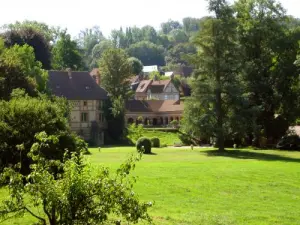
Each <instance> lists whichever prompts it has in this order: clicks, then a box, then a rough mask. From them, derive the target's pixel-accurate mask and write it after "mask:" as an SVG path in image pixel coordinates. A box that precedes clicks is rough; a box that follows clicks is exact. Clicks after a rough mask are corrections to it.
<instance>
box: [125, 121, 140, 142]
mask: <svg viewBox="0 0 300 225" xmlns="http://www.w3.org/2000/svg"><path fill="white" fill-rule="evenodd" d="M143 135H144V126H143V125H142V124H138V125H136V124H135V123H133V124H130V125H129V126H128V127H127V138H128V139H129V140H131V141H132V143H134V144H135V143H136V142H137V140H138V139H140V138H141V137H143Z"/></svg>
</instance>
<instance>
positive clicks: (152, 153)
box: [144, 152, 157, 155]
mask: <svg viewBox="0 0 300 225" xmlns="http://www.w3.org/2000/svg"><path fill="white" fill-rule="evenodd" d="M144 155H157V153H154V152H151V153H144Z"/></svg>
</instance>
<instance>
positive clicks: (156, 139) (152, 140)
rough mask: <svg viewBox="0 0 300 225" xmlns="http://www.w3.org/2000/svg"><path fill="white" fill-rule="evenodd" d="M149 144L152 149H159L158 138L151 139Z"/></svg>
mask: <svg viewBox="0 0 300 225" xmlns="http://www.w3.org/2000/svg"><path fill="white" fill-rule="evenodd" d="M151 144H152V147H153V148H159V147H160V140H159V138H158V137H153V138H151Z"/></svg>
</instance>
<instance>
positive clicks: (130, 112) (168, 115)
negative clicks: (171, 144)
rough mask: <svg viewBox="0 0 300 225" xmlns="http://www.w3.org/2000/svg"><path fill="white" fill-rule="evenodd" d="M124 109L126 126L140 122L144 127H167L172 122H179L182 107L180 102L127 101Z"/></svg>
mask: <svg viewBox="0 0 300 225" xmlns="http://www.w3.org/2000/svg"><path fill="white" fill-rule="evenodd" d="M125 108H126V114H125V119H126V122H127V124H131V123H140V122H142V123H143V124H144V125H151V126H168V125H169V124H170V122H171V121H173V120H177V121H180V120H181V117H182V114H183V108H184V107H183V103H182V102H180V101H175V100H129V101H127V102H126V104H125ZM139 119H142V121H139Z"/></svg>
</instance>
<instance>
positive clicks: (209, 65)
mask: <svg viewBox="0 0 300 225" xmlns="http://www.w3.org/2000/svg"><path fill="white" fill-rule="evenodd" d="M209 10H210V11H211V12H213V13H214V14H215V17H214V18H211V19H209V20H206V21H205V22H204V23H203V25H202V30H201V31H200V33H199V35H197V37H196V38H195V41H194V44H195V45H196V46H197V48H198V49H199V50H198V52H197V54H195V55H194V56H193V57H190V61H191V63H192V64H193V65H195V73H194V79H193V81H192V84H191V85H192V97H191V99H190V100H189V101H187V103H186V107H185V112H184V116H183V117H184V121H183V122H184V124H183V127H184V129H185V130H186V131H189V132H188V133H189V134H190V133H192V134H194V135H197V136H198V137H199V136H206V137H215V138H216V139H217V142H216V144H217V146H218V148H219V150H220V151H223V150H224V139H225V136H227V135H228V133H229V132H231V133H234V131H236V130H238V129H237V125H236V124H234V121H236V119H237V118H238V115H237V113H238V112H239V111H240V108H239V107H238V106H239V104H237V97H238V96H239V95H240V94H241V93H240V92H239V90H240V89H239V86H240V83H239V77H238V72H237V71H238V70H239V65H240V61H239V60H240V57H239V55H238V54H239V52H240V51H239V49H238V45H237V44H236V39H237V35H236V23H235V19H234V17H233V13H234V11H233V9H232V7H230V6H229V5H228V4H227V3H226V1H225V0H210V1H209ZM238 121H239V120H238Z"/></svg>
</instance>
